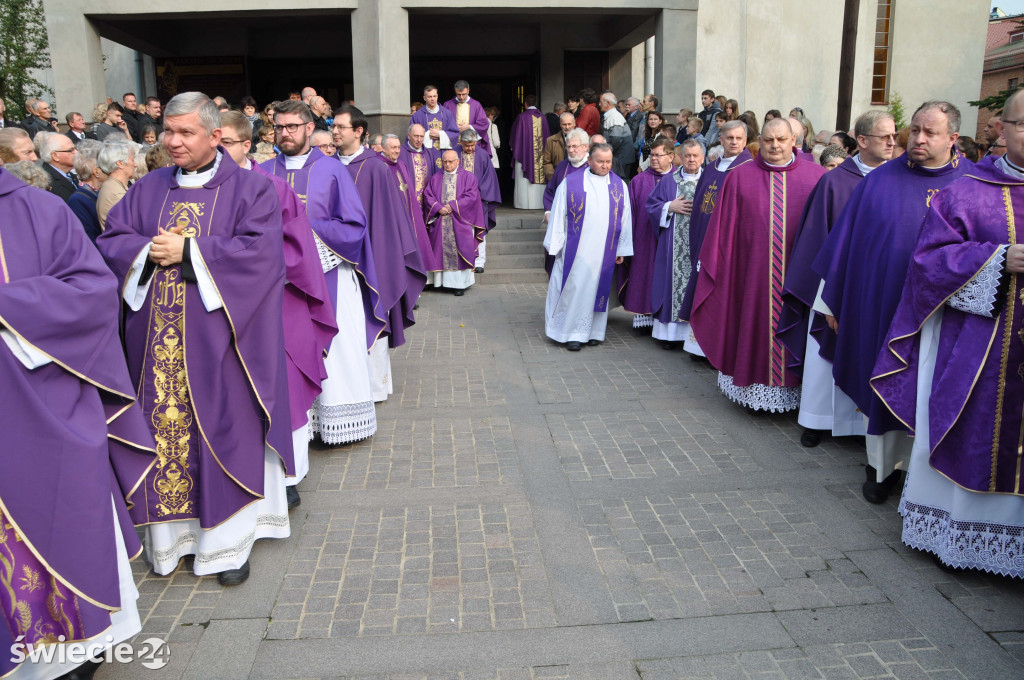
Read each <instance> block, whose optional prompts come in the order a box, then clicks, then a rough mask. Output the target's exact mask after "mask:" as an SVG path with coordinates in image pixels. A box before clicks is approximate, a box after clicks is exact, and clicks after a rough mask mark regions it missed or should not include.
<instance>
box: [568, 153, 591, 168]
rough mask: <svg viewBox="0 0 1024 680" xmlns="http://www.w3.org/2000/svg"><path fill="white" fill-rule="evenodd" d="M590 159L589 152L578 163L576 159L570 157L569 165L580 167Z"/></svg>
mask: <svg viewBox="0 0 1024 680" xmlns="http://www.w3.org/2000/svg"><path fill="white" fill-rule="evenodd" d="M588 160H590V155H589V154H588V155H586V156H584V157H583V158H581V159H580V161H579V163H577V162H576V161H574V160H573V159H571V158H570V159H569V165H571V166H572V167H574V168H578V167H580V166H581V165H583V164H584V163H586V162H587V161H588Z"/></svg>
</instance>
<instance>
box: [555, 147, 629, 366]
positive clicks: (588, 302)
mask: <svg viewBox="0 0 1024 680" xmlns="http://www.w3.org/2000/svg"><path fill="white" fill-rule="evenodd" d="M611 170H612V148H611V146H610V145H608V144H605V143H599V144H594V145H592V146H591V148H590V167H589V169H588V170H586V171H585V172H577V173H573V174H571V175H569V176H568V177H566V179H565V181H563V182H562V184H561V186H559V187H558V191H556V192H555V201H554V203H553V204H552V206H551V214H550V218H549V219H548V228H547V233H546V234H545V235H544V248H545V249H546V250H547V251H548V253H549V254H551V255H553V256H554V257H555V262H554V265H553V267H552V269H551V280H550V281H549V282H548V294H547V300H546V302H545V309H544V332H545V333H546V334H547V336H548V337H549V338H551V339H552V340H554V341H555V342H560V343H565V346H566V349H568V350H569V351H571V352H576V351H579V350H580V348H581V346H582V345H584V344H586V345H597V344H599V343H601V342H602V341H603V340H604V337H605V328H606V327H607V325H608V309H609V306H614V305H613V304H612V294H613V286H612V277H613V274H614V270H615V265H616V264H622V262H623V259H624V258H626V257H628V256H630V255H632V254H633V238H632V233H633V215H632V212H631V210H630V204H629V192H628V190H627V187H626V183H625V182H623V181H622V179H621V178H620V177H619V176H618V175H616V174H615V173H613V172H612V171H611Z"/></svg>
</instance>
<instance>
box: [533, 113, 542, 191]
mask: <svg viewBox="0 0 1024 680" xmlns="http://www.w3.org/2000/svg"><path fill="white" fill-rule="evenodd" d="M543 123H544V117H543V116H533V183H534V184H544V127H543Z"/></svg>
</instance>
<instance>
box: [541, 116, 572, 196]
mask: <svg viewBox="0 0 1024 680" xmlns="http://www.w3.org/2000/svg"><path fill="white" fill-rule="evenodd" d="M558 127H559V130H558V132H556V133H555V134H553V135H551V136H550V137H548V138H547V139H545V140H544V179H545V180H546V181H548V182H550V181H551V178H552V177H554V175H555V168H557V167H558V164H559V163H561V162H562V161H564V160H565V136H566V135H567V134H569V133H570V132H572V131H573V128H575V127H576V117H575V116H573V115H572V114H571V113H568V112H566V113H563V114H562V115H561V116H559V117H558Z"/></svg>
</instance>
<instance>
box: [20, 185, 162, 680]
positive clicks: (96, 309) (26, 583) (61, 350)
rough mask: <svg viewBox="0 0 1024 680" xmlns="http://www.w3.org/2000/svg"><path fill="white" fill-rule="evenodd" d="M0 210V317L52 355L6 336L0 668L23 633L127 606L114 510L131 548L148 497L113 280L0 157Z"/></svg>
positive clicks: (104, 617)
mask: <svg viewBox="0 0 1024 680" xmlns="http://www.w3.org/2000/svg"><path fill="white" fill-rule="evenodd" d="M0 211H2V213H3V215H4V219H3V220H2V221H0V328H3V329H4V330H5V331H6V332H9V333H11V334H12V335H13V336H14V337H16V338H18V339H20V340H21V341H24V342H26V343H28V344H30V345H31V346H32V347H34V348H35V349H36V350H38V351H40V352H41V353H43V354H44V355H45V356H46V358H48V359H50V362H49V363H46V364H44V365H41V366H38V367H37V368H33V369H29V368H27V367H25V365H24V364H22V363H21V361H19V360H18V359H17V358H16V357H15V355H14V354H13V352H12V351H11V350H10V349H9V348H8V346H7V344H6V343H4V342H0V384H2V385H3V395H4V398H3V399H2V400H0V438H2V441H3V446H2V447H0V469H2V470H3V472H2V474H0V584H2V585H3V587H0V647H2V648H3V649H4V650H5V652H4V654H3V655H2V657H0V676H5V677H6V676H7V675H8V674H9V673H10V672H11V671H12V670H13V669H14V668H15V666H16V664H14V662H12V661H11V660H10V656H11V655H10V653H9V651H8V650H10V649H11V645H12V644H13V643H14V642H15V638H17V636H19V635H24V636H25V637H24V639H23V640H22V642H24V643H31V644H34V645H37V644H40V643H46V642H48V641H49V640H51V639H53V638H56V636H58V635H64V636H65V637H66V638H67V639H69V640H84V639H87V638H90V637H93V636H95V635H99V634H101V633H102V632H103V631H105V630H106V629H107V628H109V627H110V614H111V612H112V611H116V610H117V609H119V608H120V607H121V592H120V588H119V584H118V573H117V544H116V537H115V528H114V526H115V525H114V522H115V521H117V522H118V524H119V525H120V527H121V533H122V534H123V536H124V542H125V546H126V548H127V551H128V555H129V556H130V557H135V556H137V555H138V554H139V552H141V550H142V546H141V544H140V543H139V540H138V536H137V535H136V533H135V529H134V527H133V526H132V521H131V519H130V518H129V516H128V515H129V509H128V507H130V505H131V504H132V503H142V502H145V494H144V492H141V493H140V492H139V489H140V487H141V485H142V481H143V479H145V476H146V473H147V471H148V470H149V469H150V467H151V466H152V465H153V463H154V462H155V457H154V455H153V438H152V436H150V434H149V430H148V428H147V427H146V421H145V419H144V418H143V415H142V411H141V410H139V407H138V405H137V404H136V403H135V388H134V387H133V386H132V384H131V379H130V378H129V376H128V369H127V367H126V366H125V362H124V354H123V352H122V350H121V343H120V339H119V337H118V327H117V321H118V320H117V293H118V285H117V280H116V279H115V277H114V276H113V275H112V274H111V273H110V270H109V269H108V268H107V267H106V265H105V264H104V262H103V258H102V257H100V255H99V253H98V252H97V251H96V249H95V248H94V247H93V245H92V243H90V242H89V239H88V237H87V236H86V235H85V232H84V231H83V230H82V225H81V224H80V223H79V221H78V219H77V218H76V217H75V215H74V213H72V212H71V211H70V210H69V209H68V208H67V206H66V205H65V204H64V202H63V201H62V200H60V198H58V197H56V196H54V195H52V194H50V193H48V192H46V191H42V190H40V189H36V188H34V187H30V186H28V185H26V184H24V183H22V182H21V181H20V180H18V179H17V178H15V177H14V176H13V175H11V174H10V173H8V172H7V171H5V170H3V169H2V168H0ZM111 497H113V500H114V503H113V505H112V504H111ZM126 499H127V504H126ZM126 505H127V506H128V507H126ZM115 514H116V519H115Z"/></svg>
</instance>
